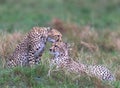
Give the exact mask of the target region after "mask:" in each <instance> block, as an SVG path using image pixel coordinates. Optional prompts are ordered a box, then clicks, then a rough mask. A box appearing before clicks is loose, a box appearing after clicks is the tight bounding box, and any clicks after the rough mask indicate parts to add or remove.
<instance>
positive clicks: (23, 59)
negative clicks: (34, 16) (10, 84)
mask: <svg viewBox="0 0 120 88" xmlns="http://www.w3.org/2000/svg"><path fill="white" fill-rule="evenodd" d="M47 41H49V42H52V43H53V42H56V41H62V34H61V33H60V32H59V31H57V30H55V29H51V28H49V27H33V28H32V30H31V31H30V32H29V33H27V34H26V36H25V37H24V39H23V41H21V43H19V44H18V46H17V47H16V49H15V51H14V52H13V54H12V55H11V56H10V57H9V58H8V60H7V67H15V66H33V65H35V64H38V63H39V62H40V59H41V56H42V53H43V51H44V48H45V45H46V42H47Z"/></svg>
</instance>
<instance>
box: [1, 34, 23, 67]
mask: <svg viewBox="0 0 120 88" xmlns="http://www.w3.org/2000/svg"><path fill="white" fill-rule="evenodd" d="M22 37H23V34H22V33H20V32H14V33H12V34H10V33H7V32H1V33H0V56H1V58H2V64H3V67H4V64H5V61H6V59H7V58H8V57H9V56H10V54H12V52H13V51H14V49H15V47H16V46H17V44H18V43H19V42H20V41H21V39H22Z"/></svg>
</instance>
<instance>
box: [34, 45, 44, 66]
mask: <svg viewBox="0 0 120 88" xmlns="http://www.w3.org/2000/svg"><path fill="white" fill-rule="evenodd" d="M44 47H45V44H41V46H40V48H39V49H38V50H37V51H36V52H35V53H34V57H35V64H39V63H40V60H41V56H42V53H43V51H44Z"/></svg>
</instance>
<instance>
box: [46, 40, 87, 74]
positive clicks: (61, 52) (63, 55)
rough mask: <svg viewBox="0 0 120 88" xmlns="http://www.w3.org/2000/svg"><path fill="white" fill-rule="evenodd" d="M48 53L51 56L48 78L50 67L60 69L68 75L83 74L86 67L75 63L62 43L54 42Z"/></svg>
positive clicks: (65, 45) (67, 48)
mask: <svg viewBox="0 0 120 88" xmlns="http://www.w3.org/2000/svg"><path fill="white" fill-rule="evenodd" d="M50 53H51V54H53V58H52V59H51V62H50V70H49V72H48V76H50V72H51V70H52V67H56V69H59V68H62V69H65V70H66V71H68V72H70V73H76V74H80V75H81V74H83V73H84V72H85V68H86V66H85V65H84V64H82V63H81V64H80V63H77V62H75V61H74V60H73V59H72V58H71V57H70V56H69V46H68V44H67V43H64V42H55V43H53V45H52V47H51V48H50Z"/></svg>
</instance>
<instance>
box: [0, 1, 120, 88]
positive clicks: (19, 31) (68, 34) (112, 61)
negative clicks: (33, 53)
mask: <svg viewBox="0 0 120 88" xmlns="http://www.w3.org/2000/svg"><path fill="white" fill-rule="evenodd" d="M119 16H120V0H0V60H1V61H0V63H1V64H0V88H120V71H119V69H120V17H119ZM33 26H52V27H54V28H56V29H57V30H59V31H60V32H61V33H62V34H63V39H64V41H65V42H69V43H72V44H73V45H74V46H73V47H72V48H73V49H72V51H71V57H73V58H74V60H75V61H78V62H82V63H85V64H102V65H105V66H106V67H108V68H109V69H110V70H111V71H112V72H113V73H114V74H115V77H116V81H115V82H113V83H111V84H109V83H106V82H101V81H100V80H98V79H95V78H91V77H87V76H85V77H84V76H82V77H78V78H76V79H75V77H74V76H73V75H67V74H64V73H63V72H62V71H57V72H52V74H51V77H47V72H48V69H49V65H48V64H49V60H50V59H49V58H50V55H49V52H48V49H49V45H47V49H46V50H45V53H44V54H43V57H42V58H43V59H42V60H41V63H40V65H38V66H36V67H35V68H27V67H24V68H19V67H18V68H13V69H6V68H4V65H5V60H6V58H7V57H9V55H10V54H11V53H12V52H13V51H14V49H15V47H16V46H17V44H18V43H19V42H20V41H21V39H22V38H23V37H24V34H25V33H26V32H27V31H29V30H30V29H31V28H32V27H33Z"/></svg>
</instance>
